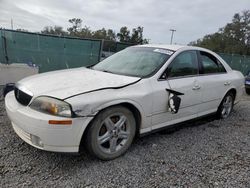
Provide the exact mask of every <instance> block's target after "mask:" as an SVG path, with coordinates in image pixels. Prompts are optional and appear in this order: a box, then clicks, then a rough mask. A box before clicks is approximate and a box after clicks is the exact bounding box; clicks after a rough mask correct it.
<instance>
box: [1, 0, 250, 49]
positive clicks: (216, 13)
mask: <svg viewBox="0 0 250 188" xmlns="http://www.w3.org/2000/svg"><path fill="white" fill-rule="evenodd" d="M247 9H250V0H238V1H235V0H189V1H188V0H0V28H1V27H2V28H6V29H10V28H11V19H12V20H13V27H14V29H19V28H21V29H25V30H29V31H31V32H37V31H41V30H42V29H43V28H44V27H45V26H54V25H57V26H62V27H63V28H64V29H65V30H66V29H67V28H68V27H69V26H70V23H69V22H68V20H69V19H71V18H81V19H82V20H83V24H82V25H83V26H84V25H87V26H88V27H90V29H91V30H97V29H101V28H103V27H104V28H106V29H109V28H110V29H113V30H115V32H119V29H120V28H121V27H122V26H127V27H128V28H129V29H132V28H135V27H137V26H143V27H144V38H147V39H150V43H157V44H169V43H170V38H171V31H170V29H175V30H176V32H175V33H174V38H173V43H176V44H182V45H186V44H188V43H189V42H191V41H195V40H197V39H199V38H202V37H203V36H205V35H206V34H212V33H214V32H217V31H218V29H219V28H221V27H223V26H225V25H226V24H227V23H229V22H231V20H232V17H233V15H234V14H235V13H238V12H242V11H243V10H247Z"/></svg>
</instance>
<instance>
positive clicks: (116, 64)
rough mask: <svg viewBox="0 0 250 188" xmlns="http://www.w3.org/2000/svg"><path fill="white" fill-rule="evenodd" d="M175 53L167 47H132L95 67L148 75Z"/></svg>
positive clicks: (115, 72)
mask: <svg viewBox="0 0 250 188" xmlns="http://www.w3.org/2000/svg"><path fill="white" fill-rule="evenodd" d="M173 53H174V52H173V51H170V50H166V49H158V48H150V47H130V48H127V49H125V50H122V51H120V52H118V53H116V54H114V55H112V56H110V57H108V58H107V59H104V60H103V61H101V62H100V63H98V64H97V65H95V66H94V67H93V69H95V70H100V71H104V72H110V73H114V74H121V75H129V76H137V77H147V76H149V75H151V74H153V73H154V72H155V71H156V70H158V69H159V68H160V67H161V66H162V65H163V64H164V63H165V62H166V61H167V60H168V58H169V57H170V56H171V55H172V54H173Z"/></svg>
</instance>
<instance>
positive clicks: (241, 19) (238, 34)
mask: <svg viewBox="0 0 250 188" xmlns="http://www.w3.org/2000/svg"><path fill="white" fill-rule="evenodd" d="M190 45H195V46H201V47H205V48H209V49H211V50H213V51H217V52H224V53H237V54H242V55H250V10H246V11H243V12H242V13H241V14H240V13H236V14H235V15H234V16H233V19H232V22H231V23H228V24H226V26H225V27H223V28H221V29H219V31H218V32H216V33H214V34H210V35H206V36H204V37H203V38H202V39H198V40H197V41H195V42H191V43H190Z"/></svg>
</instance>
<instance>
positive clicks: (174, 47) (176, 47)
mask: <svg viewBox="0 0 250 188" xmlns="http://www.w3.org/2000/svg"><path fill="white" fill-rule="evenodd" d="M136 47H151V48H163V49H167V50H172V51H177V50H180V49H186V50H203V51H207V52H210V53H213V52H212V51H211V50H209V49H205V48H201V47H197V46H184V45H170V44H144V45H138V46H136Z"/></svg>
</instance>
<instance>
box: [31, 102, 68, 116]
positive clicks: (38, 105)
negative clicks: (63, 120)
mask: <svg viewBox="0 0 250 188" xmlns="http://www.w3.org/2000/svg"><path fill="white" fill-rule="evenodd" d="M30 108H32V109H34V110H37V111H39V112H43V113H46V114H50V115H55V116H62V117H72V110H71V106H70V104H68V103H66V102H64V101H61V100H59V99H55V98H51V97H37V98H35V99H34V101H32V103H31V104H30Z"/></svg>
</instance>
